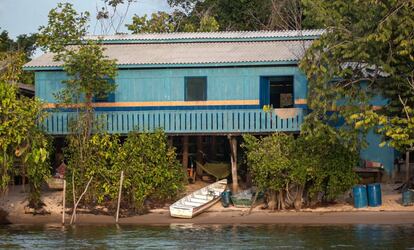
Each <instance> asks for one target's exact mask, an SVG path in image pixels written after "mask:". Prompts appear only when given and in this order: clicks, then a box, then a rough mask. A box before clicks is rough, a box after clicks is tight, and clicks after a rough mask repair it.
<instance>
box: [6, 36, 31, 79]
mask: <svg viewBox="0 0 414 250" xmlns="http://www.w3.org/2000/svg"><path fill="white" fill-rule="evenodd" d="M36 38H37V34H30V35H26V34H23V35H19V36H17V38H16V40H13V39H11V38H10V37H9V33H8V32H7V31H6V30H3V31H2V32H1V33H0V73H1V72H4V71H5V67H10V56H11V55H13V54H14V55H19V56H21V57H22V59H23V60H19V61H18V62H19V63H20V65H19V66H18V67H20V66H22V65H23V64H25V63H26V62H28V61H29V60H30V57H31V56H32V55H33V53H34V51H35V50H36V45H35V43H36ZM18 81H19V82H21V83H26V84H33V83H34V73H33V72H21V73H20V74H19V79H18Z"/></svg>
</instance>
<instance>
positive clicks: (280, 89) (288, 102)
mask: <svg viewBox="0 0 414 250" xmlns="http://www.w3.org/2000/svg"><path fill="white" fill-rule="evenodd" d="M260 92H261V93H260V96H261V98H260V103H261V105H262V106H263V105H270V106H272V107H273V108H292V107H293V104H294V102H293V76H277V77H262V79H261V87H260Z"/></svg>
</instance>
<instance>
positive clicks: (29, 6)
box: [0, 0, 169, 38]
mask: <svg viewBox="0 0 414 250" xmlns="http://www.w3.org/2000/svg"><path fill="white" fill-rule="evenodd" d="M58 2H70V3H73V5H74V7H75V9H76V10H77V11H78V12H83V11H89V12H90V13H91V25H90V26H91V28H90V32H91V34H92V33H93V30H94V27H95V20H94V17H95V16H96V12H97V11H96V9H97V5H98V6H101V5H102V0H66V1H64V0H0V28H1V30H7V31H8V32H9V35H10V36H11V37H12V38H15V37H16V36H17V35H20V34H28V33H35V32H37V31H38V29H39V26H41V25H46V24H47V14H48V13H49V10H50V9H52V8H54V7H56V5H57V3H58ZM168 10H169V7H168V4H167V1H166V0H138V1H137V2H136V3H134V4H133V5H131V7H130V9H129V12H128V16H127V18H126V19H125V24H126V23H131V20H132V16H133V15H134V14H137V15H143V14H151V13H153V12H157V11H168ZM97 27H99V26H97ZM98 30H99V28H98ZM126 31H127V30H126V28H123V29H122V30H121V32H126ZM96 32H99V31H96ZM98 34H99V33H98Z"/></svg>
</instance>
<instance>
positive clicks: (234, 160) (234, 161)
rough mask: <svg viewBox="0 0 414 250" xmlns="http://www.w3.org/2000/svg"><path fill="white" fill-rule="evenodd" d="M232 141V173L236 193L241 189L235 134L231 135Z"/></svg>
mask: <svg viewBox="0 0 414 250" xmlns="http://www.w3.org/2000/svg"><path fill="white" fill-rule="evenodd" d="M229 142H230V151H231V152H230V159H231V175H232V179H233V185H232V188H233V193H236V192H237V191H238V190H239V183H238V180H237V138H236V137H234V136H229Z"/></svg>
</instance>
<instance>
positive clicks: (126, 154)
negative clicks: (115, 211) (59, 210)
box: [66, 131, 184, 213]
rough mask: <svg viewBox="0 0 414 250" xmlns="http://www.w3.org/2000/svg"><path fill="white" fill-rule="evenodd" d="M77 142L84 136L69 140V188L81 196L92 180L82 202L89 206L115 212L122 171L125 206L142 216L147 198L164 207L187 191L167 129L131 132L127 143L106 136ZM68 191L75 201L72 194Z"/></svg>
mask: <svg viewBox="0 0 414 250" xmlns="http://www.w3.org/2000/svg"><path fill="white" fill-rule="evenodd" d="M78 138H82V137H78V136H76V135H71V136H70V137H68V139H69V140H68V147H67V149H66V153H67V157H68V159H69V160H68V170H69V172H68V176H67V180H68V181H69V187H73V184H72V183H73V182H74V183H75V187H74V188H75V193H76V197H78V196H79V195H80V193H82V192H83V188H84V187H85V186H86V184H87V182H88V181H89V179H90V178H91V177H92V181H91V183H90V185H89V189H88V192H87V193H86V195H85V198H84V200H83V201H82V204H83V205H84V206H96V205H105V206H107V207H109V208H115V205H116V202H117V199H116V198H117V196H118V192H119V182H120V173H121V171H124V182H123V187H122V206H123V207H125V208H130V209H132V210H134V211H136V212H138V213H141V212H143V211H145V206H144V202H145V201H146V200H148V199H153V200H156V201H157V202H160V203H163V202H165V201H167V200H169V199H172V198H174V197H175V196H176V195H177V194H178V193H179V192H180V191H181V190H182V189H183V187H184V181H183V180H184V173H183V171H182V167H181V165H180V163H179V162H178V161H177V160H176V154H175V149H174V148H170V147H168V144H167V138H166V136H165V134H164V133H163V132H162V131H156V132H154V133H137V132H131V133H130V134H129V135H128V137H127V138H126V140H125V142H124V143H123V144H122V145H121V142H120V138H119V136H117V135H110V134H105V133H98V134H94V135H92V137H91V138H90V139H89V140H86V141H79V140H78ZM78 147H82V148H83V150H81V151H80V150H79V148H78ZM79 152H81V153H82V156H81V155H80V153H79ZM77 187H80V189H78V188H77ZM68 192H69V194H70V195H69V196H68V197H69V198H70V199H72V200H73V190H71V189H68Z"/></svg>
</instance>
